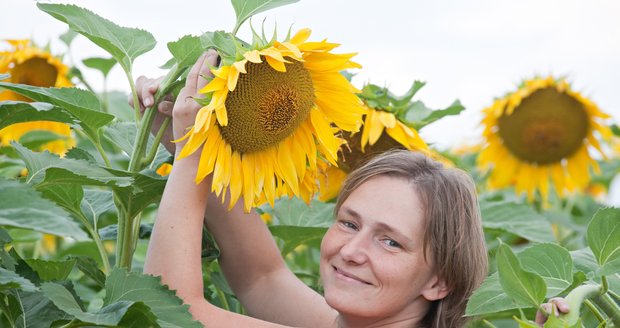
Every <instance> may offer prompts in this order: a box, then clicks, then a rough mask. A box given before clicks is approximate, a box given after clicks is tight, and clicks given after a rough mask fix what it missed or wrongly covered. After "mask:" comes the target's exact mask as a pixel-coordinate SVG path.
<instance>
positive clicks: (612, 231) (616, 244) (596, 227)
mask: <svg viewBox="0 0 620 328" xmlns="http://www.w3.org/2000/svg"><path fill="white" fill-rule="evenodd" d="M586 237H587V241H588V246H590V249H592V253H593V254H594V257H595V258H596V261H597V262H598V264H599V265H600V266H601V268H600V274H601V275H611V274H614V273H618V272H620V209H618V208H613V207H610V208H604V209H600V210H598V211H597V212H596V214H594V217H593V218H592V221H590V224H589V225H588V232H587V235H586Z"/></svg>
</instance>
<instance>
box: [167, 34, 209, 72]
mask: <svg viewBox="0 0 620 328" xmlns="http://www.w3.org/2000/svg"><path fill="white" fill-rule="evenodd" d="M168 50H170V53H171V54H172V56H173V57H174V59H175V60H176V62H177V65H178V66H179V67H184V66H191V65H193V64H194V63H195V62H196V60H198V57H200V55H202V53H203V52H204V49H203V47H202V42H201V41H200V37H199V36H194V35H185V36H183V37H182V38H180V39H178V40H177V41H174V42H168Z"/></svg>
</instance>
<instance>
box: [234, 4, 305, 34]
mask: <svg viewBox="0 0 620 328" xmlns="http://www.w3.org/2000/svg"><path fill="white" fill-rule="evenodd" d="M297 1H299V0H232V1H231V2H232V5H233V8H235V14H236V15H237V22H236V23H235V27H234V28H233V33H232V34H233V35H235V34H236V33H237V30H239V27H241V25H243V23H244V22H245V21H246V20H247V19H248V18H250V17H252V16H254V15H256V14H258V13H261V12H264V11H267V10H269V9H273V8H277V7H281V6H284V5H288V4H290V3H295V2H297Z"/></svg>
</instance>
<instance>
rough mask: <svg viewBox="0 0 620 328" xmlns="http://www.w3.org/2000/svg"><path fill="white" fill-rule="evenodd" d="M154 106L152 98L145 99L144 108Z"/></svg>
mask: <svg viewBox="0 0 620 328" xmlns="http://www.w3.org/2000/svg"><path fill="white" fill-rule="evenodd" d="M152 105H153V99H151V98H144V106H146V107H151V106H152Z"/></svg>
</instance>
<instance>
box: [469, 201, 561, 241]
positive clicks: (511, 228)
mask: <svg viewBox="0 0 620 328" xmlns="http://www.w3.org/2000/svg"><path fill="white" fill-rule="evenodd" d="M480 212H481V213H482V227H483V228H484V229H485V231H486V230H499V231H504V232H507V233H510V234H513V235H517V236H519V237H523V238H525V239H527V240H531V241H535V242H541V243H545V242H553V241H554V240H555V237H554V236H553V231H552V230H551V224H550V223H549V221H548V220H547V219H546V218H545V217H544V216H542V215H540V214H538V213H537V212H536V211H534V210H533V209H532V208H531V207H530V206H528V205H525V204H517V203H513V202H488V201H487V202H484V201H483V202H480Z"/></svg>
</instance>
